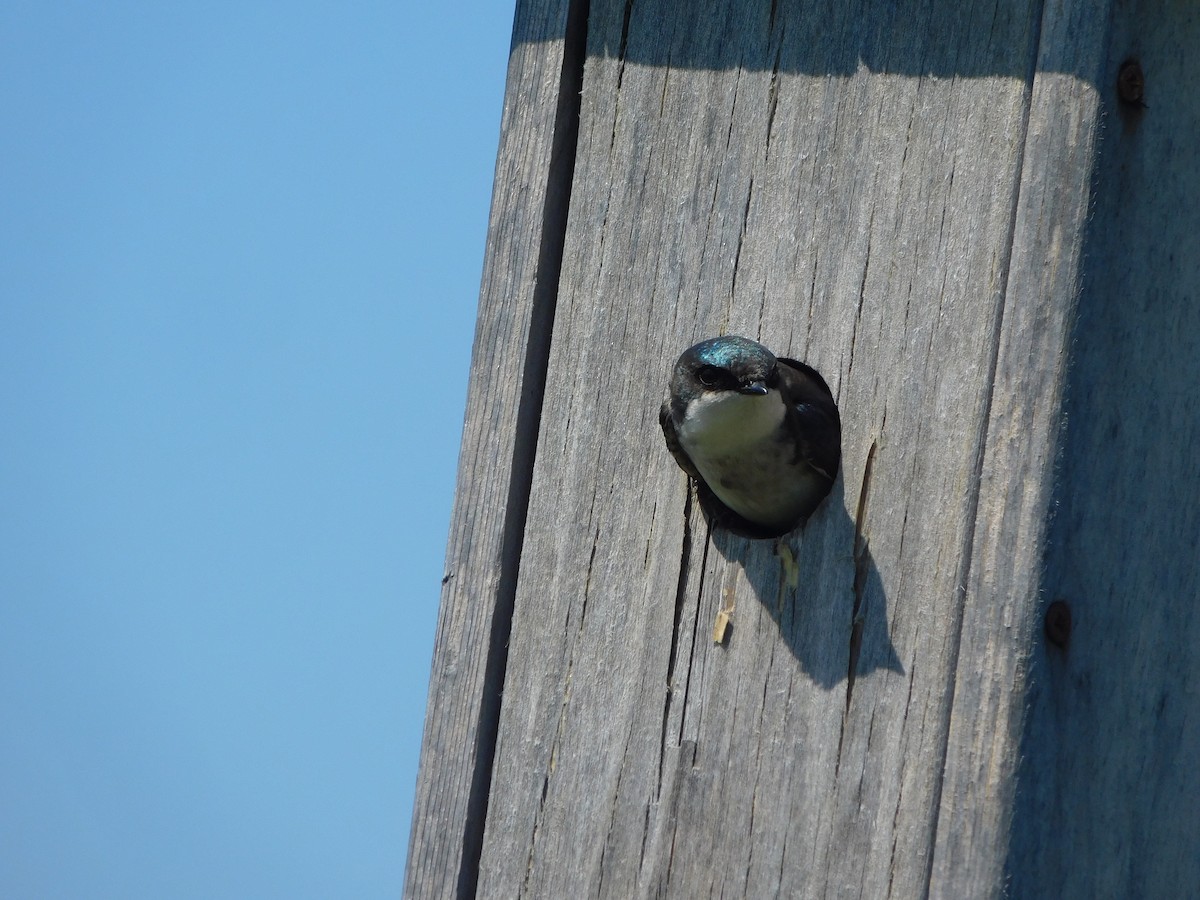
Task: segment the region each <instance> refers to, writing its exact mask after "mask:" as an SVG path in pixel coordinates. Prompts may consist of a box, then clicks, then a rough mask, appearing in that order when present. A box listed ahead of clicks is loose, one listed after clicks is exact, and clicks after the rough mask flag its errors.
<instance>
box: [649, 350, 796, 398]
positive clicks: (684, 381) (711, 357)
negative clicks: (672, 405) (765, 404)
mask: <svg viewBox="0 0 1200 900" xmlns="http://www.w3.org/2000/svg"><path fill="white" fill-rule="evenodd" d="M778 383H779V367H778V360H776V359H775V354H774V353H772V352H771V351H770V350H768V349H767V348H766V347H764V346H763V345H762V344H760V343H758V342H757V341H752V340H750V339H749V338H744V337H739V336H738V335H734V334H731V335H726V336H724V337H716V338H710V339H708V340H707V341H701V342H700V343H699V344H695V345H694V346H692V347H689V348H688V349H687V350H685V351H684V352H683V354H682V355H681V356H680V357H679V361H678V362H676V363H675V371H674V373H673V374H672V376H671V397H672V400H673V401H674V402H677V403H679V404H680V405H681V407H684V406H686V405H687V403H688V402H689V401H690V400H693V399H695V398H697V397H699V396H701V395H703V394H705V393H711V392H722V391H732V392H736V393H739V394H747V395H760V396H761V395H765V394H766V393H767V392H768V391H769V390H770V389H771V388H774V387H776V386H777V385H778Z"/></svg>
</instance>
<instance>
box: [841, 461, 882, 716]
mask: <svg viewBox="0 0 1200 900" xmlns="http://www.w3.org/2000/svg"><path fill="white" fill-rule="evenodd" d="M878 446H879V442H878V441H871V449H870V450H868V451H867V462H866V465H864V466H863V478H862V488H861V489H860V490H859V492H858V509H857V510H856V511H855V514H854V607H853V609H852V610H851V613H850V662H849V666H848V667H847V671H846V712H847V713H848V712H849V711H850V699H851V697H852V696H853V695H854V679H855V677H856V675H857V671H858V658H859V656H860V654H861V653H862V632H863V618H864V617H863V609H862V606H863V593H864V592H865V591H866V587H867V575H868V574H869V572H870V559H871V557H870V554H869V553H868V552H867V548H868V545H869V543H870V541H869V540H868V539H867V538H866V537H865V536H864V535H863V530H864V525H865V522H866V516H867V496H868V493H869V491H870V487H871V469H872V468H873V467H874V465H875V450H876V448H877V447H878Z"/></svg>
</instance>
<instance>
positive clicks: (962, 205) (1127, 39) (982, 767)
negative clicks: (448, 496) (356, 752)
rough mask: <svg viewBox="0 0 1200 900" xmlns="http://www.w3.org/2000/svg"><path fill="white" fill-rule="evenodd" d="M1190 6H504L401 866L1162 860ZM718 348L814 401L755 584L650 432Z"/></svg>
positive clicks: (1186, 369)
mask: <svg viewBox="0 0 1200 900" xmlns="http://www.w3.org/2000/svg"><path fill="white" fill-rule="evenodd" d="M1193 8H1194V7H1193V5H1192V4H1188V3H1169V2H1165V0H1162V2H1157V3H1143V4H1137V3H1113V4H1112V8H1111V9H1110V8H1109V4H1107V3H1104V4H1100V3H1085V2H1082V0H1045V2H1005V0H996V2H992V3H976V4H971V3H962V2H959V0H934V2H925V3H917V4H911V5H908V4H899V3H895V2H893V0H875V2H862V3H846V4H817V3H813V2H806V3H793V2H788V0H774V2H772V0H761V2H750V0H745V2H741V0H717V2H712V0H708V2H704V3H700V2H683V3H681V2H679V0H623V2H620V3H618V2H611V0H592V2H591V3H590V5H589V4H588V3H585V2H579V0H576V2H575V3H568V2H567V0H558V2H552V0H528V2H526V0H521V2H519V3H518V7H517V19H516V25H515V29H514V41H513V55H512V60H511V65H510V70H509V82H508V90H507V94H506V98H505V113H504V120H503V126H502V138H501V146H500V151H499V157H498V163H497V171H496V188H495V194H494V200H493V210H492V219H491V227H490V233H489V243H488V249H487V257H486V260H485V266H484V280H483V287H482V294H481V301H480V314H479V324H478V330H477V334H476V343H475V354H474V361H473V365H472V372H471V395H470V398H469V401H468V408H467V418H466V425H465V430H464V437H463V450H462V458H461V461H460V470H459V484H458V495H457V500H456V506H455V513H454V522H453V525H452V533H451V538H450V546H449V549H448V553H447V562H446V569H447V574H448V576H449V579H448V581H447V582H446V583H445V586H444V588H443V596H442V608H441V615H440V620H439V627H438V635H437V646H436V650H435V659H434V667H433V677H432V683H431V687H430V705H429V711H428V718H427V723H426V732H425V742H424V746H423V751H422V766H421V774H420V779H419V783H418V787H417V801H416V811H415V814H414V821H413V832H412V842H411V846H410V854H409V862H408V874H407V884H406V894H407V895H408V896H411V897H453V896H459V897H466V896H475V895H478V896H481V897H498V898H508V897H518V896H530V897H547V898H576V897H589V896H596V897H615V898H625V897H642V896H646V897H649V896H670V897H681V898H691V897H700V896H724V897H773V896H783V897H825V896H837V897H842V896H846V897H866V898H875V897H888V896H895V897H922V896H934V897H950V898H959V897H979V896H996V895H1000V894H1003V893H1004V892H1005V891H1006V890H1007V891H1011V895H1012V896H1014V897H1037V896H1045V897H1090V896H1185V895H1187V894H1188V892H1191V891H1194V890H1196V886H1197V885H1200V812H1198V811H1200V663H1198V662H1197V660H1198V659H1200V656H1198V654H1197V652H1196V650H1195V649H1194V648H1195V647H1196V646H1197V645H1198V644H1200V617H1198V616H1197V615H1196V613H1195V612H1194V609H1195V606H1196V602H1197V600H1198V599H1200V597H1198V594H1200V561H1198V556H1200V550H1198V548H1197V544H1198V543H1200V503H1198V500H1200V463H1198V461H1197V460H1198V459H1200V455H1198V454H1200V450H1196V449H1194V448H1196V447H1197V446H1200V401H1198V400H1197V389H1196V385H1197V383H1198V382H1200V161H1198V160H1197V159H1196V156H1197V152H1198V151H1197V148H1198V146H1200V100H1198V99H1197V98H1198V97H1200V92H1198V91H1197V90H1196V88H1195V86H1196V85H1197V84H1200V54H1197V53H1196V52H1195V51H1196V48H1197V47H1200V14H1198V13H1196V12H1193V11H1192V10H1193ZM585 41H586V43H585ZM1128 56H1137V57H1138V58H1139V59H1140V60H1141V62H1142V65H1143V68H1144V69H1145V71H1146V81H1147V86H1146V104H1147V107H1146V108H1144V109H1135V108H1132V107H1119V105H1118V103H1117V99H1116V95H1115V82H1116V72H1117V68H1118V66H1119V65H1120V63H1121V62H1122V61H1123V60H1124V59H1125V58H1126V57H1128ZM576 104H577V106H576ZM576 115H577V116H578V120H577V122H576V119H575V116H576ZM576 125H577V128H578V130H577V132H576ZM1077 302H1078V304H1079V310H1080V311H1079V316H1078V323H1077V324H1073V323H1074V322H1075V310H1076V304H1077ZM1073 328H1074V329H1075V330H1074V331H1073V330H1072V329H1073ZM721 333H737V334H745V335H748V336H750V337H754V338H756V339H759V340H761V341H763V342H764V343H765V344H767V345H768V346H770V347H771V348H772V349H774V350H775V351H776V352H778V353H780V354H785V355H788V356H794V357H797V358H800V359H805V360H807V361H808V362H809V363H810V364H812V365H814V366H816V367H817V368H818V369H819V370H820V371H821V372H822V373H823V374H824V375H825V376H826V378H827V380H828V381H829V383H830V386H831V387H832V388H833V391H834V395H835V397H836V398H837V401H838V403H839V406H840V409H841V411H842V420H843V472H842V476H841V478H840V479H839V481H838V484H837V485H836V486H835V489H834V492H833V494H832V495H831V497H830V499H829V501H827V503H826V504H825V505H824V506H823V507H822V508H821V509H820V510H819V511H818V513H817V514H816V515H815V516H814V517H813V519H812V520H811V521H810V523H809V524H808V526H807V527H806V528H805V529H804V530H803V531H802V532H799V533H796V534H794V535H793V536H791V537H790V538H789V540H788V541H787V544H788V546H789V548H790V552H791V554H794V556H795V559H796V561H797V564H798V572H796V573H795V574H794V575H792V574H791V573H790V572H789V566H788V564H787V563H786V561H785V557H786V556H787V555H788V553H786V552H785V553H782V554H781V553H780V552H778V551H777V549H776V547H775V546H774V544H773V543H772V542H762V541H747V540H743V539H739V538H733V537H731V536H729V535H727V534H723V533H721V532H719V531H718V532H714V533H711V534H710V533H709V531H708V529H707V527H706V524H705V522H704V520H703V518H702V516H701V515H700V513H699V511H698V509H697V508H696V504H694V503H693V502H691V501H690V499H689V491H688V487H687V483H686V479H685V478H684V476H683V474H682V473H681V472H680V471H679V470H678V469H677V468H676V467H675V465H674V463H673V462H672V460H671V458H670V456H669V455H668V454H667V452H666V450H665V448H664V447H663V445H662V441H661V436H660V434H659V432H658V425H657V421H656V414H657V407H658V403H659V402H660V400H661V397H662V393H663V390H664V387H665V381H666V377H667V373H668V371H669V368H670V366H671V364H672V363H673V361H674V359H675V357H676V356H677V355H678V353H679V352H680V351H681V350H682V349H683V348H685V347H686V346H688V345H689V344H691V343H692V342H694V341H696V340H699V339H701V338H703V337H708V336H711V335H714V334H721ZM1072 335H1074V339H1073V340H1072ZM1072 346H1073V348H1074V351H1073V353H1072V354H1068V349H1069V348H1070V347H1072ZM1069 359H1073V363H1072V365H1070V366H1068V360H1069ZM1064 412H1065V413H1066V414H1067V422H1068V425H1067V428H1066V429H1065V431H1064V429H1063V428H1062V424H1063V421H1064ZM1055 510H1057V514H1056V515H1054V514H1052V513H1053V512H1054V511H1055ZM1052 599H1063V600H1065V601H1067V602H1068V603H1069V604H1070V606H1071V609H1072V611H1073V614H1074V631H1073V633H1072V634H1071V636H1070V641H1069V643H1068V645H1067V647H1066V648H1065V649H1063V648H1060V647H1058V646H1051V645H1048V644H1047V643H1046V641H1045V639H1044V637H1043V635H1042V624H1041V620H1042V615H1043V613H1044V611H1045V608H1046V605H1047V603H1048V602H1049V601H1050V600H1052ZM721 610H726V611H731V614H732V627H731V628H730V632H729V634H728V635H727V637H726V639H725V641H724V642H723V643H721V644H714V643H713V641H712V639H711V631H712V626H713V622H714V620H715V618H716V617H717V614H718V612H719V611H721Z"/></svg>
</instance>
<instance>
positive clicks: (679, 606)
mask: <svg viewBox="0 0 1200 900" xmlns="http://www.w3.org/2000/svg"><path fill="white" fill-rule="evenodd" d="M691 555H692V490H691V486H690V485H689V486H688V488H687V498H686V499H685V500H684V502H683V542H682V546H681V547H680V552H679V579H678V581H677V582H676V585H675V615H674V619H673V620H672V622H671V650H670V653H669V654H668V656H667V696H666V699H664V700H663V714H662V732H661V734H660V736H659V741H658V787H657V789H656V791H655V799H661V797H662V784H663V756H664V755H665V753H666V750H667V723H668V720H669V719H670V715H671V697H672V696H673V695H674V693H675V656H676V654H677V653H678V651H679V625H680V621H681V620H682V618H683V603H684V599H685V598H686V597H687V582H688V560H689V559H690V558H691Z"/></svg>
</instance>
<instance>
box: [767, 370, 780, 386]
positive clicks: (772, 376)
mask: <svg viewBox="0 0 1200 900" xmlns="http://www.w3.org/2000/svg"><path fill="white" fill-rule="evenodd" d="M778 386H779V366H771V371H770V372H768V373H767V387H769V388H773V387H778Z"/></svg>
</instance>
